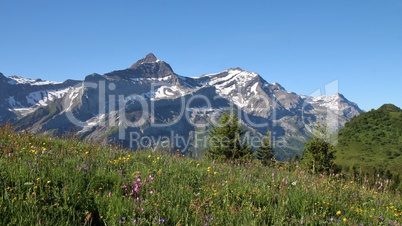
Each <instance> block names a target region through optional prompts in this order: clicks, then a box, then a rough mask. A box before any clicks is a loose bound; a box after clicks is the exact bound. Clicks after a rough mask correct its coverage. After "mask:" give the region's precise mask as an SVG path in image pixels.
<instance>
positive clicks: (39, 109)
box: [0, 54, 362, 159]
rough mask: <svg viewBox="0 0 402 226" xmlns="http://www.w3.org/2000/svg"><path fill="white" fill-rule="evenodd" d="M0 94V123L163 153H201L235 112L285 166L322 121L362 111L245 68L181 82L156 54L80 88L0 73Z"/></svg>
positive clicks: (338, 122)
mask: <svg viewBox="0 0 402 226" xmlns="http://www.w3.org/2000/svg"><path fill="white" fill-rule="evenodd" d="M0 88H1V90H0V101H1V100H3V102H2V104H3V105H2V112H0V117H2V118H0V122H3V123H4V122H5V121H6V120H7V119H12V120H14V121H16V122H15V124H16V125H17V126H18V127H19V128H24V129H26V128H30V129H31V130H32V131H35V132H46V133H51V134H55V135H61V134H64V133H76V134H78V135H80V136H82V137H84V138H86V139H90V140H105V141H107V142H121V143H123V145H125V146H127V147H131V148H137V147H143V146H147V145H150V146H162V147H163V141H164V142H165V143H169V145H167V146H166V147H163V148H169V149H180V150H182V151H191V152H197V151H198V150H202V149H203V148H204V147H205V142H204V143H203V141H204V138H205V137H206V131H207V130H208V128H209V127H210V126H211V125H212V124H213V123H214V122H216V121H217V120H218V119H219V115H220V114H221V113H222V111H223V110H225V109H229V108H231V107H234V108H235V109H238V112H239V113H238V116H239V118H240V119H241V120H242V123H243V125H244V126H245V127H246V128H247V129H248V130H249V131H250V137H259V136H261V135H263V134H265V133H266V132H267V131H271V132H272V134H273V137H274V139H276V141H274V144H275V150H276V151H277V154H278V156H279V158H282V159H283V158H287V157H291V156H292V155H293V154H295V153H297V154H300V153H301V150H302V148H301V147H302V146H303V142H306V141H307V139H309V137H311V134H312V128H313V125H314V124H315V123H316V122H317V121H324V123H328V122H326V121H325V120H330V121H329V123H328V124H331V125H332V127H333V128H335V129H336V128H339V127H341V126H343V124H344V123H345V122H347V121H349V120H350V118H351V117H353V116H355V115H358V114H360V113H361V112H362V111H361V110H360V109H359V107H358V106H357V105H356V104H355V103H352V102H350V101H348V100H347V99H346V98H345V97H344V96H342V95H341V94H336V95H333V96H320V97H309V96H303V95H298V94H296V93H293V92H288V91H287V90H285V89H284V88H283V87H282V86H281V85H279V84H278V83H272V84H271V83H268V82H267V81H265V80H264V79H263V78H262V77H261V76H260V75H259V74H257V73H254V72H248V71H245V70H243V69H241V68H231V69H228V70H225V71H223V72H220V73H215V74H206V75H202V76H199V77H185V76H180V75H178V74H176V73H174V71H173V69H172V68H171V67H170V65H169V64H167V63H166V62H164V61H162V60H159V59H157V58H156V57H155V56H154V55H153V54H148V55H147V56H146V57H145V58H143V59H141V60H139V61H137V62H136V63H134V64H133V65H131V66H130V67H129V68H127V69H123V70H117V71H112V72H110V73H106V74H104V75H99V74H91V75H88V76H86V77H85V79H84V80H83V81H81V82H80V81H71V80H68V81H66V82H63V83H55V82H49V81H42V80H32V79H24V78H21V77H16V76H12V77H8V78H7V77H5V76H3V75H2V74H0ZM11 91H14V92H11ZM4 109H6V110H4ZM201 138H202V139H201Z"/></svg>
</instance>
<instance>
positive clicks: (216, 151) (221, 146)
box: [206, 109, 252, 161]
mask: <svg viewBox="0 0 402 226" xmlns="http://www.w3.org/2000/svg"><path fill="white" fill-rule="evenodd" d="M245 133H246V131H243V129H242V127H241V124H240V123H239V119H238V118H237V114H236V111H235V110H234V109H233V110H232V114H229V112H227V111H224V112H223V114H222V117H221V119H220V121H219V125H217V126H215V127H213V128H212V129H211V130H210V131H209V133H208V136H209V140H208V147H207V148H206V150H207V155H208V157H210V158H212V159H219V160H230V161H245V160H249V159H251V157H252V150H251V147H250V146H249V145H247V143H246V142H242V141H241V138H242V137H243V135H244V134H245Z"/></svg>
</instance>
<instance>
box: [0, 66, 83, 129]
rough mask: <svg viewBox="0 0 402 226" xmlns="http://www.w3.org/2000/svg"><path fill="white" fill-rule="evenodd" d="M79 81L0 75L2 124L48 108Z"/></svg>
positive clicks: (0, 120)
mask: <svg viewBox="0 0 402 226" xmlns="http://www.w3.org/2000/svg"><path fill="white" fill-rule="evenodd" d="M79 83H80V82H79V81H73V80H67V81H65V82H52V81H45V80H41V79H28V78H22V77H19V76H10V77H5V76H4V75H3V74H2V73H0V123H5V122H6V121H11V122H13V121H16V120H18V119H19V118H21V117H23V116H26V115H28V114H30V113H32V112H34V111H35V110H36V109H38V108H39V107H41V106H47V105H48V104H49V103H52V102H53V101H55V100H56V99H60V98H62V97H63V96H64V95H66V93H67V92H68V91H69V90H70V89H73V87H74V86H75V85H77V84H79Z"/></svg>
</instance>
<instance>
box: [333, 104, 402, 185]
mask: <svg viewBox="0 0 402 226" xmlns="http://www.w3.org/2000/svg"><path fill="white" fill-rule="evenodd" d="M336 151H337V152H336V156H337V158H336V163H337V164H338V165H341V166H342V167H343V169H344V170H345V171H349V172H352V171H354V172H355V173H358V174H367V175H375V174H377V173H380V174H383V175H385V176H387V177H388V178H389V179H394V180H398V179H399V178H398V175H402V167H401V163H402V110H401V109H400V108H398V107H396V106H394V105H392V104H385V105H383V106H382V107H380V108H379V109H377V110H371V111H369V112H367V113H364V114H361V115H359V116H357V117H355V118H352V120H351V121H350V122H348V123H346V124H345V128H344V129H342V130H341V131H340V132H339V140H338V145H337V146H336Z"/></svg>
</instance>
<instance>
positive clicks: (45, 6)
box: [0, 0, 402, 110]
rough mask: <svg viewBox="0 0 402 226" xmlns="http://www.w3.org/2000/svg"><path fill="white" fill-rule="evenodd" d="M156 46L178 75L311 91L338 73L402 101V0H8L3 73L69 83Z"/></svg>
mask: <svg viewBox="0 0 402 226" xmlns="http://www.w3.org/2000/svg"><path fill="white" fill-rule="evenodd" d="M149 52H152V53H154V54H155V55H156V56H157V57H158V58H160V59H161V60H164V61H166V62H168V63H169V64H170V65H171V66H172V67H173V69H174V70H175V72H176V73H178V74H180V75H185V76H198V75H201V74H206V73H214V72H219V71H222V70H225V69H227V68H230V67H241V68H243V69H245V70H249V71H254V72H258V73H259V74H260V75H261V76H263V77H264V78H265V79H266V80H267V81H268V82H271V83H272V82H278V83H280V84H281V85H282V86H284V87H285V88H286V89H288V90H289V91H293V92H296V93H299V94H310V93H312V92H313V91H315V90H316V89H318V88H323V87H324V85H325V84H327V83H329V82H331V81H333V80H335V79H338V80H339V91H340V93H343V94H344V95H345V96H346V97H347V98H348V99H349V100H351V101H354V102H356V103H358V104H359V106H360V107H361V108H363V109H364V110H370V109H371V108H377V107H379V106H381V105H382V104H383V103H394V104H396V105H398V106H399V107H402V89H401V86H402V1H400V0H361V1H357V0H356V1H350V0H336V1H323V0H315V1H312V0H303V1H300V0H276V1H271V0H261V1H252V0H250V1H234V0H231V1H223V0H221V1H218V0H214V1H212V0H202V1H191V0H186V1H184V0H183V1H175V0H169V1H166V0H159V1H157V0H142V1H136V0H117V1H100V0H97V1H94V0H85V1H82V0H80V1H77V0H68V1H67V0H64V1H56V0H35V1H20V0H15V1H11V0H3V1H0V72H2V73H3V74H5V75H6V76H10V75H20V76H24V77H28V78H43V79H48V80H55V81H62V80H65V79H68V78H73V79H83V78H84V77H85V76H86V75H88V74H90V73H93V72H97V73H100V74H103V73H106V72H109V71H112V70H117V69H124V68H127V67H128V66H130V65H131V64H132V63H134V62H135V61H137V60H138V59H140V58H142V57H144V56H145V55H146V54H147V53H149Z"/></svg>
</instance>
